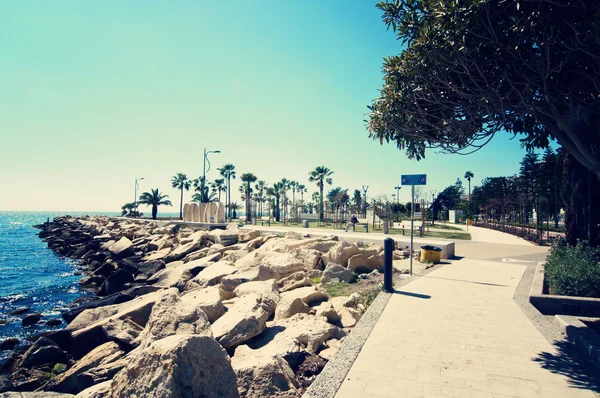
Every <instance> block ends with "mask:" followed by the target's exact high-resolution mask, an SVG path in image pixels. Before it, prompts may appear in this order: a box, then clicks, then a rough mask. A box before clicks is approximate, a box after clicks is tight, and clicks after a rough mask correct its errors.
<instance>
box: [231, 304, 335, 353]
mask: <svg viewBox="0 0 600 398" xmlns="http://www.w3.org/2000/svg"><path fill="white" fill-rule="evenodd" d="M345 335H346V333H345V332H344V330H343V329H340V328H338V327H337V326H334V325H332V324H330V323H328V322H327V321H326V320H325V318H323V317H316V316H312V315H307V314H296V315H294V316H292V317H290V318H285V319H279V320H277V321H274V322H272V323H270V324H269V326H268V327H267V328H266V329H265V330H264V331H263V333H262V334H261V335H260V336H259V337H257V338H256V339H254V340H252V343H251V344H248V346H249V347H250V348H252V349H253V350H254V351H255V353H256V354H258V355H260V356H265V357H271V356H281V357H283V358H286V357H287V356H289V355H290V354H293V353H296V352H301V351H307V352H309V353H317V352H318V351H319V350H320V349H321V347H322V346H323V343H324V342H325V341H327V340H330V339H332V338H336V339H340V338H342V337H344V336H345ZM239 349H240V347H238V348H236V352H237V350H239ZM244 349H245V348H244ZM234 357H235V354H234Z"/></svg>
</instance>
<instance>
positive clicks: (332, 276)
mask: <svg viewBox="0 0 600 398" xmlns="http://www.w3.org/2000/svg"><path fill="white" fill-rule="evenodd" d="M352 279H354V273H353V272H352V270H350V269H348V268H346V267H342V266H341V265H339V264H334V263H329V264H328V265H327V267H325V270H324V271H323V276H322V277H321V283H323V284H325V285H327V284H332V283H340V282H350V281H351V280H352Z"/></svg>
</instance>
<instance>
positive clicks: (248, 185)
mask: <svg viewBox="0 0 600 398" xmlns="http://www.w3.org/2000/svg"><path fill="white" fill-rule="evenodd" d="M240 179H241V180H242V182H243V183H244V189H245V190H246V222H249V221H251V220H252V214H250V213H251V208H250V206H251V203H250V202H251V199H252V183H254V182H256V180H257V177H256V176H255V175H254V174H252V173H244V174H242V176H241V177H240Z"/></svg>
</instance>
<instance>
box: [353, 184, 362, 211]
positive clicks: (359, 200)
mask: <svg viewBox="0 0 600 398" xmlns="http://www.w3.org/2000/svg"><path fill="white" fill-rule="evenodd" d="M352 200H353V201H354V206H355V207H356V210H355V211H356V213H357V214H358V213H361V211H360V206H361V205H362V195H361V193H360V191H359V190H358V189H355V190H354V194H353V196H352Z"/></svg>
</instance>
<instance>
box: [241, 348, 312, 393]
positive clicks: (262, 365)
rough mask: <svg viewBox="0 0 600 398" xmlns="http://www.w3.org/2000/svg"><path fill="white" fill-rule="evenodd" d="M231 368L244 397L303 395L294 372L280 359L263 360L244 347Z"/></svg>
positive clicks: (274, 357)
mask: <svg viewBox="0 0 600 398" xmlns="http://www.w3.org/2000/svg"><path fill="white" fill-rule="evenodd" d="M231 365H232V367H233V370H234V371H235V374H236V376H237V386H238V391H239V393H240V396H242V397H246V398H263V397H280V398H292V397H297V396H299V395H300V391H299V390H298V388H299V384H298V382H297V381H296V376H295V375H294V372H293V371H292V369H291V368H290V366H289V365H288V363H287V362H286V361H285V360H284V359H283V358H281V357H280V356H273V357H268V356H260V355H256V353H255V352H254V351H253V350H251V349H249V348H248V347H247V346H240V347H238V348H237V349H236V351H235V356H234V357H233V358H232V360H231Z"/></svg>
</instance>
